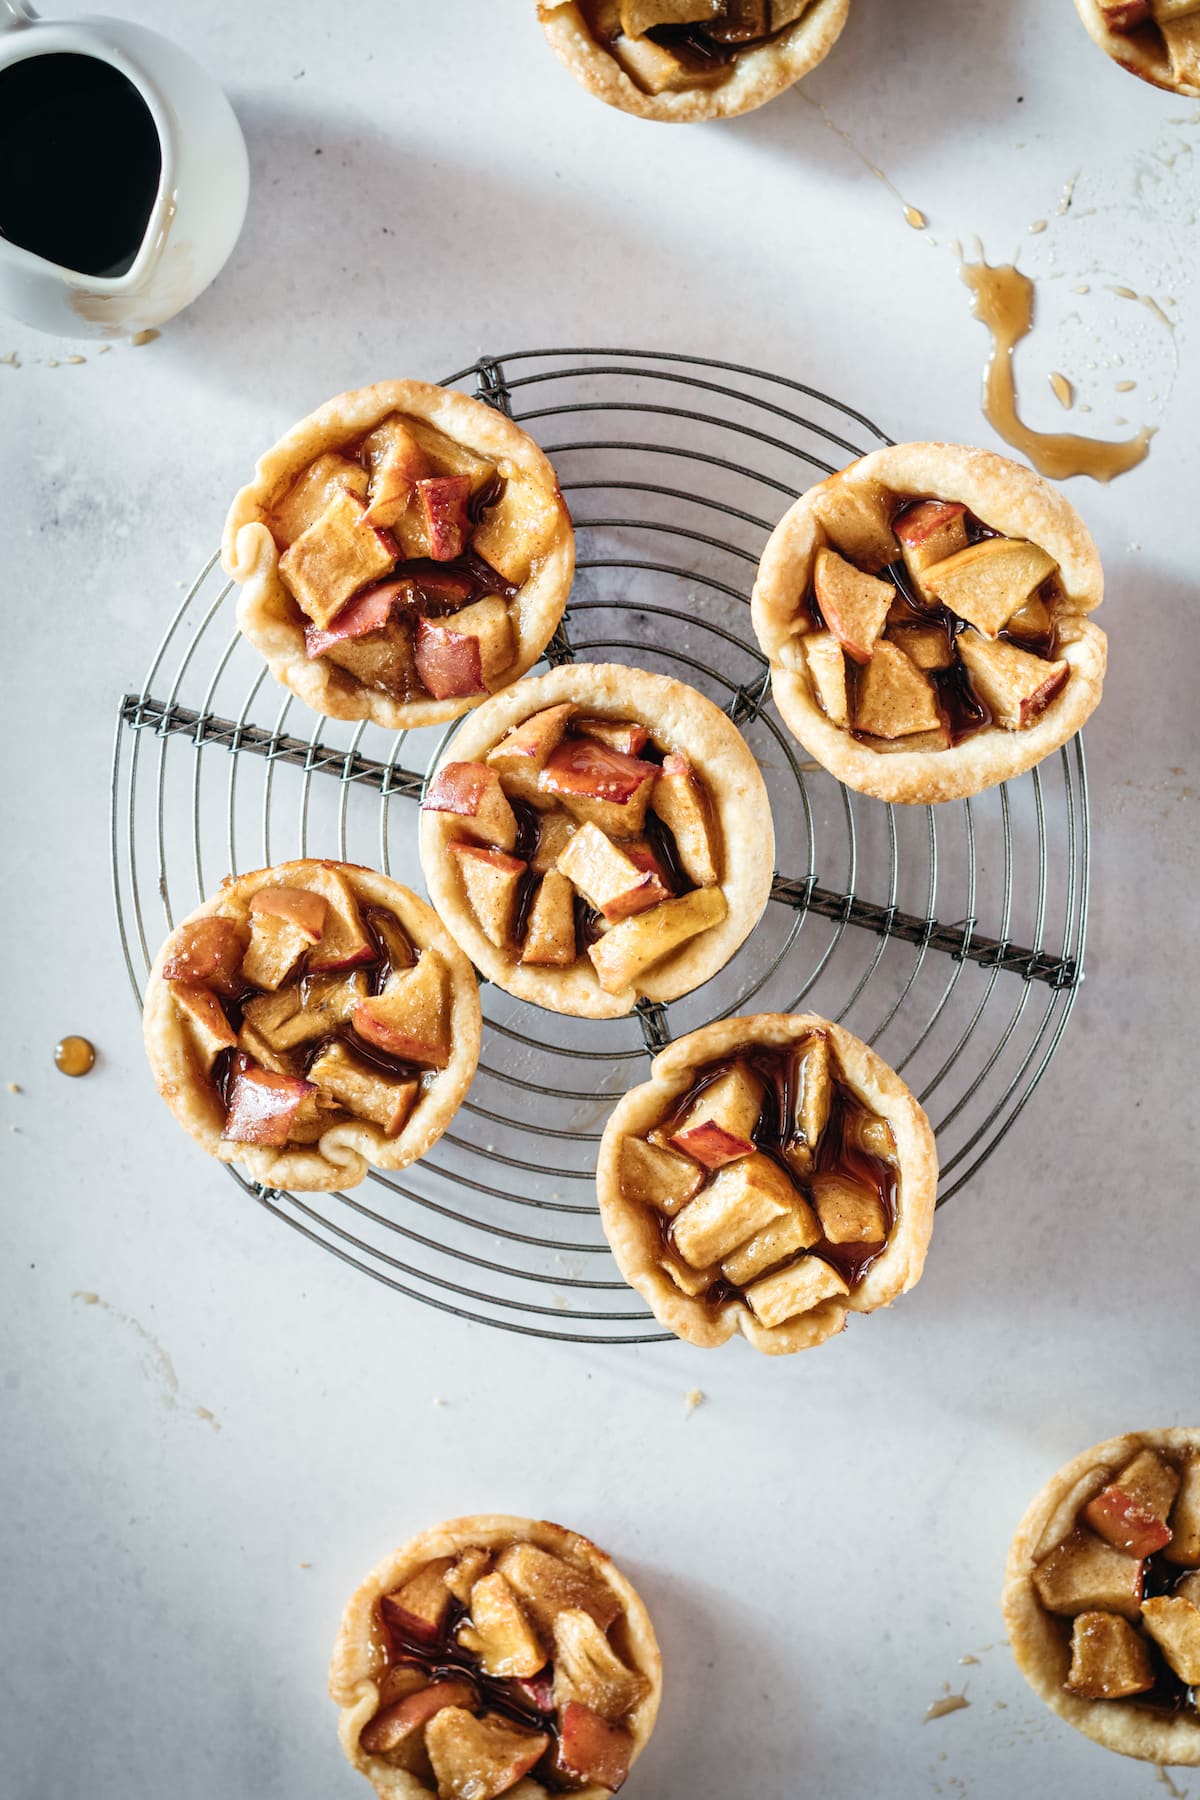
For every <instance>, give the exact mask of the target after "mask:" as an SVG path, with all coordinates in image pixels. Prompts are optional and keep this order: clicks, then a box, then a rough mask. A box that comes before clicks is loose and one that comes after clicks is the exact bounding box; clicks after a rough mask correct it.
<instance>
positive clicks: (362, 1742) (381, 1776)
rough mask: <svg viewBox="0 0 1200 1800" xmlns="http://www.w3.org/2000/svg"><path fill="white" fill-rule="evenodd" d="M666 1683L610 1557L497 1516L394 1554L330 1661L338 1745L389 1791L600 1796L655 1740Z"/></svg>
mask: <svg viewBox="0 0 1200 1800" xmlns="http://www.w3.org/2000/svg"><path fill="white" fill-rule="evenodd" d="M661 1689H662V1659H661V1657H660V1656H659V1651H658V1643H657V1641H656V1639H655V1636H654V1627H653V1626H652V1625H651V1623H650V1617H649V1614H648V1613H647V1611H646V1608H645V1607H644V1606H643V1604H642V1601H641V1599H640V1598H639V1596H638V1594H637V1593H636V1591H635V1590H634V1588H633V1587H632V1586H631V1585H630V1583H629V1582H628V1581H627V1580H626V1579H625V1577H624V1576H623V1575H622V1574H621V1572H620V1570H619V1569H618V1568H616V1566H615V1565H614V1564H613V1563H612V1561H611V1560H610V1559H609V1558H608V1557H607V1556H606V1555H605V1554H604V1552H603V1551H602V1550H597V1548H596V1546H595V1545H594V1544H592V1543H589V1541H588V1539H587V1538H585V1537H580V1536H579V1534H578V1533H577V1532H574V1531H564V1530H563V1527H562V1526H561V1525H550V1524H547V1523H546V1522H545V1521H544V1520H533V1519H516V1518H510V1517H507V1516H506V1515H504V1514H500V1513H487V1514H481V1515H479V1516H477V1517H474V1518H468V1519H452V1520H450V1521H449V1522H448V1523H447V1524H445V1525H440V1526H438V1527H437V1528H436V1529H435V1530H433V1531H426V1532H424V1533H422V1535H421V1536H420V1537H416V1538H413V1539H412V1541H411V1542H410V1543H408V1544H405V1545H404V1546H403V1548H402V1549H399V1550H396V1551H394V1552H393V1554H392V1555H391V1556H388V1557H385V1558H384V1560H383V1562H381V1563H380V1564H379V1566H378V1568H376V1569H374V1570H373V1571H372V1573H371V1574H370V1575H368V1577H367V1579H366V1580H365V1581H364V1582H363V1584H362V1586H361V1587H360V1588H359V1589H358V1592H357V1593H356V1594H355V1595H354V1597H353V1598H352V1599H351V1601H350V1603H349V1605H348V1606H347V1608H346V1610H345V1612H344V1614H343V1615H342V1623H341V1628H340V1630H339V1632H338V1638H337V1643H336V1645H335V1646H334V1652H333V1661H332V1663H331V1664H330V1669H329V1691H330V1693H331V1694H332V1696H333V1698H334V1700H335V1701H336V1702H337V1704H338V1705H339V1706H340V1707H341V1709H342V1711H341V1718H340V1720H339V1725H338V1733H339V1736H340V1738H341V1742H342V1748H343V1750H344V1751H345V1753H346V1755H347V1757H348V1758H349V1760H350V1762H351V1763H353V1765H354V1767H355V1768H356V1769H358V1770H360V1771H361V1773H362V1774H364V1775H365V1776H366V1777H367V1779H368V1781H369V1782H370V1783H371V1785H372V1787H373V1788H374V1789H375V1791H376V1793H377V1794H379V1795H381V1796H382V1800H434V1797H436V1800H494V1797H495V1796H497V1795H500V1794H507V1795H510V1796H511V1800H546V1795H547V1794H548V1793H561V1792H563V1791H567V1792H570V1793H571V1794H574V1795H576V1796H577V1797H578V1800H603V1796H605V1795H607V1794H613V1793H615V1792H616V1791H617V1789H618V1788H619V1787H620V1786H621V1785H622V1783H623V1782H624V1780H625V1777H626V1776H627V1775H628V1773H629V1770H630V1767H631V1765H632V1764H633V1763H634V1762H635V1761H636V1759H637V1757H638V1756H639V1755H640V1754H641V1752H642V1751H643V1750H644V1749H645V1747H646V1744H647V1742H648V1741H649V1738H650V1733H651V1732H652V1731H653V1729H654V1721H655V1718H656V1716H657V1713H658V1702H659V1695H660V1693H661Z"/></svg>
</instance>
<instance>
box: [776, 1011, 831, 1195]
mask: <svg viewBox="0 0 1200 1800" xmlns="http://www.w3.org/2000/svg"><path fill="white" fill-rule="evenodd" d="M788 1088H789V1102H788V1103H789V1105H790V1107H791V1117H790V1118H789V1119H788V1120H787V1122H786V1123H787V1141H786V1142H785V1144H784V1146H783V1153H784V1155H785V1156H786V1157H787V1159H788V1162H789V1163H790V1164H791V1166H792V1168H793V1169H794V1170H795V1172H796V1173H797V1174H798V1175H807V1174H808V1173H809V1171H810V1170H811V1168H812V1165H813V1157H814V1155H815V1153H816V1149H817V1146H818V1144H819V1143H820V1141H821V1134H822V1132H823V1131H824V1130H825V1127H826V1125H827V1124H828V1123H829V1112H830V1108H831V1107H832V1105H833V1052H832V1051H831V1049H830V1047H829V1039H828V1038H827V1037H826V1036H825V1034H824V1032H820V1031H814V1032H813V1033H812V1034H811V1035H810V1036H809V1037H806V1038H803V1039H801V1041H800V1042H799V1043H798V1044H797V1045H796V1047H795V1049H794V1050H793V1051H792V1056H791V1070H790V1076H789V1082H788Z"/></svg>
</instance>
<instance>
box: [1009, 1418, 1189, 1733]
mask: <svg viewBox="0 0 1200 1800" xmlns="http://www.w3.org/2000/svg"><path fill="white" fill-rule="evenodd" d="M1004 1617H1005V1621H1006V1623H1007V1625H1008V1632H1009V1638H1010V1641H1011V1643H1012V1648H1013V1655H1014V1656H1015V1657H1016V1659H1017V1666H1018V1668H1019V1669H1020V1670H1021V1673H1022V1674H1023V1675H1024V1677H1025V1679H1026V1680H1027V1681H1028V1682H1029V1685H1030V1686H1031V1687H1032V1688H1033V1689H1034V1691H1035V1692H1036V1693H1037V1694H1039V1695H1040V1696H1041V1698H1042V1699H1043V1700H1044V1701H1045V1702H1046V1704H1047V1706H1050V1707H1052V1708H1053V1710H1054V1711H1055V1712H1056V1713H1058V1714H1059V1716H1060V1717H1061V1718H1063V1719H1065V1720H1066V1721H1067V1723H1068V1724H1069V1725H1074V1726H1075V1728H1076V1730H1077V1731H1082V1732H1083V1733H1084V1734H1085V1735H1086V1736H1087V1737H1090V1738H1094V1739H1095V1740H1096V1742H1097V1743H1098V1744H1103V1745H1105V1747H1106V1748H1107V1749H1109V1750H1118V1751H1120V1752H1121V1754H1122V1755H1124V1756H1136V1757H1140V1758H1141V1759H1142V1760H1143V1761H1145V1762H1156V1763H1183V1764H1190V1765H1191V1766H1192V1767H1197V1766H1200V1429H1196V1428H1191V1429H1182V1428H1177V1429H1175V1430H1169V1431H1138V1432H1127V1433H1126V1434H1125V1436H1124V1437H1118V1438H1111V1439H1109V1441H1108V1442H1107V1443H1104V1444H1097V1445H1096V1446H1095V1447H1094V1448H1093V1449H1091V1450H1085V1451H1084V1452H1083V1454H1082V1455H1081V1456H1077V1457H1076V1458H1075V1460H1074V1461H1073V1462H1070V1463H1068V1464H1067V1465H1066V1467H1065V1468H1063V1469H1060V1470H1059V1471H1058V1473H1057V1475H1054V1476H1053V1477H1052V1478H1051V1479H1050V1480H1049V1481H1048V1482H1047V1483H1046V1485H1045V1487H1044V1488H1043V1489H1042V1491H1041V1493H1040V1494H1038V1496H1037V1498H1036V1499H1035V1500H1034V1502H1033V1504H1032V1505H1031V1506H1030V1508H1029V1510H1028V1512H1027V1513H1026V1514H1025V1517H1024V1518H1023V1519H1022V1521H1021V1524H1020V1526H1019V1528H1018V1530H1017V1535H1016V1537H1015V1538H1014V1539H1013V1543H1012V1548H1011V1549H1010V1551H1009V1555H1008V1567H1007V1570H1006V1573H1005V1583H1004Z"/></svg>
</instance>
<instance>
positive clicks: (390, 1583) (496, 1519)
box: [329, 1513, 662, 1800]
mask: <svg viewBox="0 0 1200 1800" xmlns="http://www.w3.org/2000/svg"><path fill="white" fill-rule="evenodd" d="M512 1543H528V1544H533V1545H536V1547H537V1548H538V1549H539V1550H545V1551H547V1552H548V1553H549V1554H550V1555H551V1556H557V1557H560V1558H561V1559H562V1560H563V1561H564V1562H567V1563H569V1564H571V1565H572V1566H573V1567H575V1568H578V1569H581V1570H583V1571H584V1572H585V1573H587V1574H588V1575H590V1576H592V1577H593V1578H594V1579H595V1580H597V1581H599V1582H600V1583H602V1584H603V1586H604V1587H606V1588H607V1589H609V1590H610V1591H611V1593H612V1594H613V1596H614V1598H615V1599H616V1600H617V1601H618V1602H619V1604H620V1608H621V1614H620V1624H621V1649H622V1653H623V1660H624V1661H625V1662H626V1663H627V1664H628V1665H629V1666H630V1667H631V1668H633V1669H634V1670H636V1672H637V1673H638V1674H639V1675H641V1676H642V1677H643V1679H644V1681H645V1683H646V1693H645V1695H644V1697H643V1698H642V1699H641V1700H640V1701H639V1702H638V1704H637V1706H636V1707H635V1708H634V1710H633V1712H632V1713H631V1714H630V1715H629V1716H628V1718H627V1719H626V1720H625V1728H626V1729H627V1730H628V1731H629V1733H630V1735H631V1736H632V1738H633V1752H632V1758H631V1761H636V1760H637V1758H638V1757H639V1756H640V1755H641V1753H642V1751H643V1750H644V1749H645V1747H646V1745H647V1743H648V1742H649V1740H650V1734H651V1732H652V1731H653V1730H654V1723H655V1720H656V1718H657V1717H658V1708H659V1701H660V1699H661V1696H662V1656H661V1654H660V1652H659V1648H658V1640H657V1638H656V1637H655V1635H654V1627H653V1625H652V1624H651V1622H650V1615H649V1613H648V1612H647V1611H646V1607H645V1605H644V1603H643V1601H642V1598H641V1596H640V1594H639V1593H638V1592H637V1590H636V1588H635V1587H634V1586H633V1584H632V1583H631V1582H630V1581H628V1580H627V1579H626V1577H625V1576H624V1575H623V1574H622V1573H621V1571H620V1569H618V1568H617V1566H616V1564H615V1563H614V1562H613V1560H612V1558H611V1557H610V1556H608V1555H606V1553H605V1552H604V1551H603V1550H599V1549H597V1547H596V1545H595V1544H593V1543H592V1542H591V1540H590V1539H588V1538H585V1537H582V1536H580V1534H579V1533H578V1532H576V1531H567V1530H566V1529H565V1528H564V1527H563V1526H561V1525H553V1524H551V1523H550V1522H549V1521H548V1520H545V1519H522V1518H518V1517H515V1516H513V1515H511V1514H508V1513H475V1514H472V1515H471V1516H470V1517H468V1518H463V1519H450V1520H448V1521H447V1522H446V1523H445V1524H444V1525H438V1526H435V1527H434V1528H433V1530H431V1531H424V1532H422V1533H421V1534H420V1536H419V1537H415V1538H410V1540H409V1541H408V1543H406V1544H403V1545H401V1547H400V1548H399V1549H398V1550H393V1551H392V1553H391V1555H389V1556H385V1557H384V1559H383V1561H382V1562H381V1563H378V1564H377V1565H376V1567H375V1568H374V1569H372V1571H371V1573H370V1574H369V1575H368V1576H367V1578H366V1580H365V1581H364V1582H363V1583H362V1585H361V1586H360V1587H358V1588H357V1589H356V1590H355V1592H354V1593H353V1595H352V1596H351V1598H350V1600H349V1601H348V1603H347V1605H346V1610H345V1612H344V1613H343V1614H342V1621H341V1624H340V1626H339V1627H338V1634H337V1641H336V1643H335V1644H334V1648H333V1656H332V1659H331V1661H330V1665H329V1692H330V1695H331V1697H332V1699H333V1700H334V1702H335V1703H336V1704H337V1705H338V1706H339V1707H340V1708H341V1714H340V1717H339V1719H338V1737H339V1739H340V1740H341V1745H342V1749H343V1751H344V1752H345V1754H346V1758H347V1760H348V1761H349V1762H350V1763H351V1764H352V1765H353V1767H354V1768H356V1769H357V1770H358V1771H359V1773H360V1774H362V1775H365V1776H366V1778H367V1780H368V1781H369V1782H370V1783H371V1785H372V1787H373V1788H374V1789H375V1792H376V1793H377V1794H378V1795H379V1796H380V1800H430V1797H431V1795H432V1797H433V1800H436V1794H434V1791H433V1790H432V1789H431V1788H429V1787H428V1786H427V1785H426V1784H425V1783H424V1782H422V1781H421V1780H419V1779H418V1778H417V1777H416V1776H415V1775H413V1774H410V1773H409V1772H408V1771H407V1770H405V1769H398V1768H394V1767H393V1766H392V1765H391V1764H390V1763H388V1762H386V1761H384V1760H383V1759H382V1758H381V1757H379V1756H372V1755H371V1754H370V1753H369V1752H368V1751H366V1750H364V1749H363V1747H362V1745H361V1743H360V1742H359V1740H360V1738H361V1736H362V1733H363V1730H364V1728H365V1727H366V1725H367V1724H369V1722H370V1721H371V1719H372V1718H374V1716H375V1713H376V1711H377V1709H378V1706H379V1686H378V1682H379V1677H380V1673H381V1667H382V1659H381V1655H380V1645H379V1639H378V1632H377V1626H376V1621H375V1605H376V1602H377V1601H378V1600H379V1599H380V1598H381V1597H382V1596H383V1595H384V1594H389V1593H393V1592H394V1591H395V1590H396V1589H397V1588H398V1587H400V1586H402V1584H403V1583H404V1582H405V1581H408V1580H409V1579H410V1578H411V1577H412V1576H414V1575H416V1574H417V1573H418V1571H419V1570H420V1569H422V1568H423V1567H424V1566H425V1565H426V1564H427V1563H430V1562H433V1561H435V1560H436V1559H438V1558H440V1557H445V1556H457V1555H459V1554H460V1553H461V1552H462V1551H464V1550H467V1549H469V1548H471V1547H472V1546H473V1545H478V1546H480V1547H481V1548H483V1549H496V1550H499V1549H502V1548H504V1547H505V1546H507V1545H509V1544H512ZM513 1791H514V1793H516V1794H519V1796H520V1800H545V1790H544V1789H543V1788H542V1786H541V1784H540V1783H539V1782H536V1781H534V1780H532V1779H531V1778H530V1777H526V1779H525V1780H524V1781H523V1782H521V1783H520V1785H519V1787H518V1788H517V1789H515V1790H513ZM572 1791H573V1792H574V1793H575V1795H576V1800H609V1792H610V1790H609V1789H608V1788H602V1787H596V1786H589V1787H586V1788H582V1789H575V1790H572Z"/></svg>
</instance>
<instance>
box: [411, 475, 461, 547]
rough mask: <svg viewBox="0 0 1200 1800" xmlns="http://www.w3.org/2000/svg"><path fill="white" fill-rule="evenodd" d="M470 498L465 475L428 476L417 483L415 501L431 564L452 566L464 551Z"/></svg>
mask: <svg viewBox="0 0 1200 1800" xmlns="http://www.w3.org/2000/svg"><path fill="white" fill-rule="evenodd" d="M470 496H471V483H470V482H469V480H468V479H467V477H466V476H465V475H430V476H427V477H426V478H425V479H424V480H423V481H418V483H417V498H418V500H419V502H420V505H421V509H422V511H423V512H424V514H425V525H426V529H427V530H428V532H429V555H430V557H431V559H432V560H433V561H434V562H453V561H454V559H455V557H456V556H461V555H462V553H463V551H464V549H465V548H466V544H467V534H468V532H469V530H470V522H469V520H468V518H467V501H468V500H469V499H470Z"/></svg>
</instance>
